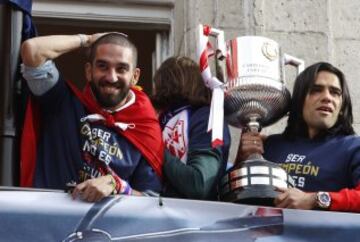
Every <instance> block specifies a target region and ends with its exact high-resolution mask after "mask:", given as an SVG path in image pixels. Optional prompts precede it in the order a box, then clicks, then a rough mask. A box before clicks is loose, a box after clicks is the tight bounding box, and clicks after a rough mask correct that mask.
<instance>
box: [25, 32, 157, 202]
mask: <svg viewBox="0 0 360 242" xmlns="http://www.w3.org/2000/svg"><path fill="white" fill-rule="evenodd" d="M90 46H91V49H90V54H89V59H88V62H87V63H86V64H85V73H86V79H87V81H88V82H87V85H86V87H85V89H84V91H83V92H81V91H79V90H78V89H77V88H76V87H74V86H73V85H72V84H71V83H70V82H65V81H64V79H63V78H62V76H61V74H59V72H58V69H57V68H56V66H55V64H54V62H53V59H55V58H57V57H58V56H60V55H62V54H64V53H67V52H70V51H72V50H75V49H78V48H80V47H90ZM21 55H22V59H23V65H22V73H23V76H24V78H25V79H26V80H27V84H28V86H29V88H30V90H31V92H32V94H33V96H34V98H33V99H34V100H33V101H35V102H36V103H37V105H38V107H39V111H40V115H38V118H39V120H41V125H40V130H41V133H40V134H39V135H38V139H37V143H38V144H37V145H36V147H37V152H36V157H35V158H36V159H35V160H33V161H32V160H30V159H29V158H28V156H27V154H29V152H28V149H29V148H28V147H31V146H29V142H31V141H32V139H31V140H29V139H26V138H24V137H29V133H31V132H30V131H29V129H28V127H32V126H31V125H29V124H28V122H30V121H34V119H35V118H36V117H34V116H32V117H31V118H27V120H30V121H26V122H25V126H24V133H23V141H22V151H21V152H22V158H21V185H22V186H34V187H41V188H52V189H65V188H66V184H68V183H69V182H75V183H76V184H77V185H76V186H75V188H74V190H73V192H72V195H73V197H74V198H76V197H78V196H80V197H81V198H82V199H83V200H86V201H89V202H95V201H99V200H101V199H102V198H103V197H106V196H108V195H110V194H127V195H131V194H133V195H134V194H135V195H140V194H142V193H141V192H144V191H147V190H151V191H155V192H159V191H160V189H161V175H162V172H161V171H162V160H163V143H162V139H161V131H160V127H159V125H158V120H157V118H156V115H155V111H154V110H153V108H152V106H151V103H150V101H149V99H148V98H147V96H146V95H145V94H144V93H143V92H142V91H140V90H139V89H138V88H136V87H135V84H136V82H137V81H138V79H139V76H140V69H139V68H136V65H137V49H136V47H135V45H134V44H133V43H132V42H131V41H130V40H129V39H128V37H127V36H126V35H124V34H122V33H107V34H93V35H83V34H79V35H52V36H43V37H36V38H33V39H30V40H27V41H26V42H24V43H23V44H22V48H21ZM27 117H28V116H27ZM35 123H36V121H35ZM34 161H36V162H34Z"/></svg>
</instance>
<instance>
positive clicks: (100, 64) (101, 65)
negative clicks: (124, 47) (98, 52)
mask: <svg viewBox="0 0 360 242" xmlns="http://www.w3.org/2000/svg"><path fill="white" fill-rule="evenodd" d="M95 67H96V69H98V70H99V71H104V72H105V71H108V70H109V69H110V68H112V66H111V65H110V64H109V63H107V62H104V61H97V62H96V63H95ZM129 70H130V65H128V64H126V63H120V64H118V65H117V66H116V67H115V71H116V73H119V74H125V73H126V72H128V71H129Z"/></svg>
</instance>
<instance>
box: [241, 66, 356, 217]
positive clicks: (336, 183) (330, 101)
mask: <svg viewBox="0 0 360 242" xmlns="http://www.w3.org/2000/svg"><path fill="white" fill-rule="evenodd" d="M352 121H353V115H352V105H351V99H350V94H349V89H348V87H347V84H346V80H345V77H344V75H343V73H342V72H341V71H340V70H339V69H337V68H336V67H334V66H332V65H331V64H329V63H323V62H322V63H316V64H313V65H311V66H309V67H308V68H306V69H305V70H304V71H303V72H302V73H301V74H300V75H299V76H298V77H297V79H296V81H295V86H294V91H293V95H292V102H291V107H290V113H289V118H288V124H287V127H286V129H285V131H284V132H283V133H282V134H279V135H272V136H269V137H268V138H267V139H263V138H262V137H261V136H260V135H259V134H256V133H251V132H245V133H243V135H242V137H241V141H240V145H239V150H238V158H239V160H238V162H239V161H240V160H241V159H242V158H243V157H246V156H247V154H250V153H254V152H258V153H263V155H264V157H265V158H266V159H268V160H271V161H273V162H276V163H280V164H281V166H282V167H283V168H284V169H285V170H286V171H287V172H288V173H289V174H290V175H291V176H292V177H293V178H294V180H295V185H296V188H288V189H278V190H279V192H280V194H279V195H278V196H277V197H276V198H275V200H274V204H275V205H276V206H277V207H281V208H299V209H324V210H332V211H348V212H360V138H359V137H357V136H355V135H354V130H353V127H352ZM262 140H265V142H264V146H263V143H262ZM254 141H256V142H254ZM300 189H301V190H300Z"/></svg>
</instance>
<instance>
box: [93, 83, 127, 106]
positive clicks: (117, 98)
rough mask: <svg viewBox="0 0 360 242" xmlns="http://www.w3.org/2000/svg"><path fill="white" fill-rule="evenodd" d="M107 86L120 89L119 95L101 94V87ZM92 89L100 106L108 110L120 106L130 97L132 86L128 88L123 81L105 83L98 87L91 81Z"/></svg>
mask: <svg viewBox="0 0 360 242" xmlns="http://www.w3.org/2000/svg"><path fill="white" fill-rule="evenodd" d="M106 85H109V86H112V87H115V88H117V89H119V92H118V93H117V94H108V95H105V94H103V93H101V91H100V87H99V86H106ZM90 87H91V90H92V92H93V93H94V95H95V98H96V100H97V101H98V103H99V104H100V106H101V107H103V108H106V109H110V108H114V107H116V106H117V105H119V104H120V103H121V102H122V101H123V100H124V99H125V98H126V97H127V96H128V94H129V90H130V86H126V85H125V83H124V82H122V81H117V82H116V83H107V82H104V83H99V84H98V85H96V84H95V82H93V81H91V82H90Z"/></svg>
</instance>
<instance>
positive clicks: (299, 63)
mask: <svg viewBox="0 0 360 242" xmlns="http://www.w3.org/2000/svg"><path fill="white" fill-rule="evenodd" d="M283 63H284V65H292V66H296V68H297V74H298V75H299V74H300V73H301V72H302V71H303V70H304V69H305V62H304V61H303V60H301V59H299V58H296V57H294V56H291V55H289V54H286V53H285V54H284V55H283ZM283 79H284V81H285V78H283Z"/></svg>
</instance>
